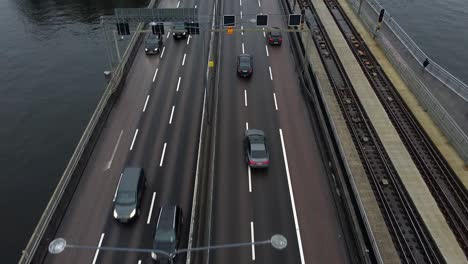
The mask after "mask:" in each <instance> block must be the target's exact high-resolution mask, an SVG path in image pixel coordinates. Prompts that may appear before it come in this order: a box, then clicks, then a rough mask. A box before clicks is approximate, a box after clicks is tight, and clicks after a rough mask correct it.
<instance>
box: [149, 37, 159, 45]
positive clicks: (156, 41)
mask: <svg viewBox="0 0 468 264" xmlns="http://www.w3.org/2000/svg"><path fill="white" fill-rule="evenodd" d="M146 43H151V44H155V43H158V38H156V37H149V38H147V39H146Z"/></svg>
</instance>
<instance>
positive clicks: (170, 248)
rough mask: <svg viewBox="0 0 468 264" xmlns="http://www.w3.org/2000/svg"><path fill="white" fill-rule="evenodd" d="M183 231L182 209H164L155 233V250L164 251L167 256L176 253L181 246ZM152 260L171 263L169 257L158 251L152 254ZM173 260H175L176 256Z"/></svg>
mask: <svg viewBox="0 0 468 264" xmlns="http://www.w3.org/2000/svg"><path fill="white" fill-rule="evenodd" d="M181 231H182V210H181V209H180V207H179V206H164V207H162V208H161V210H160V211H159V217H158V222H157V224H156V228H155V229H154V233H153V249H157V250H162V251H164V252H166V253H167V254H170V253H174V252H175V251H176V250H177V248H178V246H179V241H180V233H181ZM151 258H152V259H154V260H160V263H164V262H165V263H170V260H169V259H168V256H167V255H164V254H160V253H158V252H156V251H153V252H151ZM173 258H175V255H174V256H173Z"/></svg>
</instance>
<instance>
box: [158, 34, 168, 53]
mask: <svg viewBox="0 0 468 264" xmlns="http://www.w3.org/2000/svg"><path fill="white" fill-rule="evenodd" d="M167 35H168V36H169V33H167ZM165 50H166V47H163V50H162V52H161V56H160V58H161V59H162V57H163V55H164V51H165Z"/></svg>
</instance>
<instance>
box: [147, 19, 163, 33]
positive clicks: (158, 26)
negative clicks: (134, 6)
mask: <svg viewBox="0 0 468 264" xmlns="http://www.w3.org/2000/svg"><path fill="white" fill-rule="evenodd" d="M150 25H151V30H152V31H153V35H164V23H161V22H159V23H156V22H151V23H150Z"/></svg>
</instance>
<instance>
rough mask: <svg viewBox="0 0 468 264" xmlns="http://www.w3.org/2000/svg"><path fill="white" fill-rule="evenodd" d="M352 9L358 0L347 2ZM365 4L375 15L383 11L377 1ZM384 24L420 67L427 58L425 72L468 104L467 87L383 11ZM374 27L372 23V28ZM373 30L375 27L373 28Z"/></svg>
mask: <svg viewBox="0 0 468 264" xmlns="http://www.w3.org/2000/svg"><path fill="white" fill-rule="evenodd" d="M349 1H350V2H351V3H352V4H353V6H354V7H356V6H357V5H359V1H358V0H349ZM367 4H368V5H369V6H370V7H371V8H372V9H373V10H374V11H375V13H376V14H378V12H380V10H381V9H383V6H382V5H381V4H380V3H379V2H378V1H377V0H367ZM383 21H384V23H385V24H387V25H388V27H389V28H390V29H391V30H392V31H393V33H394V34H395V35H396V36H397V37H398V38H399V39H400V41H401V42H402V43H403V45H405V47H406V48H407V49H408V51H409V52H411V54H412V55H413V56H414V57H415V59H416V60H417V61H418V62H419V63H420V64H421V65H422V62H423V61H424V60H425V59H426V58H427V59H428V60H429V62H430V63H429V65H428V66H427V68H426V70H427V71H428V72H430V73H431V74H432V75H433V76H434V77H435V78H437V79H438V80H440V81H441V82H442V83H444V84H445V85H446V86H447V87H448V88H450V89H451V90H452V91H454V92H455V93H456V94H458V95H459V96H460V97H461V98H463V100H465V101H466V102H468V85H467V84H465V83H463V82H462V81H461V80H460V79H458V78H457V77H455V76H453V75H452V74H451V73H449V72H448V71H447V70H445V69H444V68H442V66H440V65H439V64H437V63H436V62H435V61H433V60H432V59H431V58H430V57H429V56H427V55H426V54H425V53H424V52H423V51H422V50H421V49H420V48H419V46H418V45H417V44H416V43H415V42H414V40H413V39H412V38H411V37H410V36H408V34H407V33H406V32H405V30H403V28H402V27H401V26H400V25H399V24H398V23H397V22H396V21H395V20H394V19H393V17H392V16H391V14H390V12H388V10H385V14H384V20H383ZM375 25H376V23H375V21H374V26H375ZM374 28H375V27H374Z"/></svg>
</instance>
